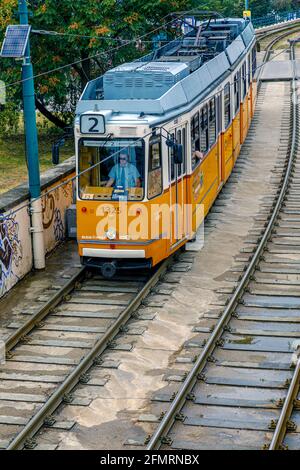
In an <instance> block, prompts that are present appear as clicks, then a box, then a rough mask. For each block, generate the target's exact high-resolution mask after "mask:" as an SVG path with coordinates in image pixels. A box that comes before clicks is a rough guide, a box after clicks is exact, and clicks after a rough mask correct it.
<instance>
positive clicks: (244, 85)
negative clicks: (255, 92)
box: [242, 62, 247, 100]
mask: <svg viewBox="0 0 300 470" xmlns="http://www.w3.org/2000/svg"><path fill="white" fill-rule="evenodd" d="M242 91H243V100H244V98H245V96H246V94H247V67H246V62H245V63H244V64H243V67H242Z"/></svg>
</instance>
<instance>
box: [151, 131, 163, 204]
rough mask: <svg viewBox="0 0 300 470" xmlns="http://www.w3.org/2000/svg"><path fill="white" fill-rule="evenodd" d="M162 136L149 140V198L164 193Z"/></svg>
mask: <svg viewBox="0 0 300 470" xmlns="http://www.w3.org/2000/svg"><path fill="white" fill-rule="evenodd" d="M162 187H163V186H162V160H161V136H160V135H159V136H154V137H151V139H150V142H149V164H148V199H152V198H154V197H156V196H158V195H159V194H161V193H162Z"/></svg>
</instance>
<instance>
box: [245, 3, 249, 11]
mask: <svg viewBox="0 0 300 470" xmlns="http://www.w3.org/2000/svg"><path fill="white" fill-rule="evenodd" d="M245 10H246V11H248V10H249V0H245Z"/></svg>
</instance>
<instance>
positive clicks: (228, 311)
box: [147, 39, 297, 450]
mask: <svg viewBox="0 0 300 470" xmlns="http://www.w3.org/2000/svg"><path fill="white" fill-rule="evenodd" d="M278 40H280V39H278ZM296 98H297V96H296V90H295V86H293V115H292V136H291V147H290V150H289V161H288V165H287V170H286V174H285V177H284V180H283V183H282V187H281V190H280V193H279V196H278V198H277V202H276V205H275V207H274V209H273V213H272V215H271V217H270V219H269V222H268V225H267V227H266V229H265V232H264V234H263V236H262V238H261V240H260V242H259V244H258V247H257V249H256V251H255V253H254V255H253V257H252V259H251V261H250V264H249V266H248V268H247V269H246V271H245V273H244V275H243V277H242V279H241V281H240V282H239V284H238V286H237V288H236V289H235V291H234V293H233V295H232V297H231V299H230V301H229V303H228V305H227V307H226V308H225V310H224V312H223V314H222V316H221V318H220V319H219V321H218V323H217V325H216V327H215V329H214V331H213V333H212V335H211V336H210V338H209V339H208V341H207V343H206V345H205V346H204V349H203V351H202V353H201V354H200V355H199V357H198V358H197V360H196V362H195V364H194V366H193V368H192V369H191V371H190V372H189V374H188V375H187V377H186V379H185V380H184V382H183V384H182V386H181V388H180V389H179V391H178V393H177V395H176V396H175V398H174V400H173V402H172V404H171V406H170V408H169V409H168V411H167V412H166V413H165V415H164V416H163V418H162V420H161V422H160V424H159V426H158V428H157V429H156V431H155V432H154V434H153V436H152V437H151V439H150V440H149V443H148V445H147V450H153V449H158V448H159V447H160V445H161V444H162V443H163V442H164V441H165V439H167V434H168V432H169V431H170V429H171V427H172V426H173V424H174V422H175V421H176V419H177V418H180V415H179V413H180V410H181V409H182V407H183V405H184V403H185V402H186V400H187V399H188V398H189V394H190V393H191V391H192V389H193V387H194V386H195V384H196V382H197V380H199V379H200V380H201V379H202V378H203V376H202V375H201V374H202V373H203V369H204V368H205V366H206V363H207V361H208V359H209V357H210V356H211V355H212V352H213V351H214V349H215V348H216V347H217V346H218V344H219V343H218V342H219V341H220V339H221V336H222V335H223V333H224V332H225V330H226V326H227V324H228V323H229V321H230V319H231V317H232V315H233V314H234V310H235V308H236V307H237V305H238V303H239V302H240V300H241V298H242V296H243V294H244V292H245V289H246V287H247V285H248V283H249V282H250V281H251V278H252V275H253V273H254V271H255V269H256V268H257V265H258V263H259V262H260V260H261V256H262V253H263V251H264V249H265V246H266V244H267V242H268V241H269V238H270V235H271V234H272V231H273V228H274V224H275V223H276V221H277V217H278V214H279V211H280V209H281V206H282V203H283V201H284V197H285V194H286V192H287V190H288V185H289V179H290V175H291V171H292V168H293V162H294V158H295V154H296V146H297V127H296V122H297V105H296V101H295V100H296ZM166 442H167V440H166Z"/></svg>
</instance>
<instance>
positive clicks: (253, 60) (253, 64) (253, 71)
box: [252, 47, 257, 80]
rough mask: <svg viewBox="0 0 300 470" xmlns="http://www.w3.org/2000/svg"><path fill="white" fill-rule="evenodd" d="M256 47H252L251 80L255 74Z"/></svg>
mask: <svg viewBox="0 0 300 470" xmlns="http://www.w3.org/2000/svg"><path fill="white" fill-rule="evenodd" d="M256 60H257V59H256V47H253V49H252V80H253V78H254V76H255V73H256Z"/></svg>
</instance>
